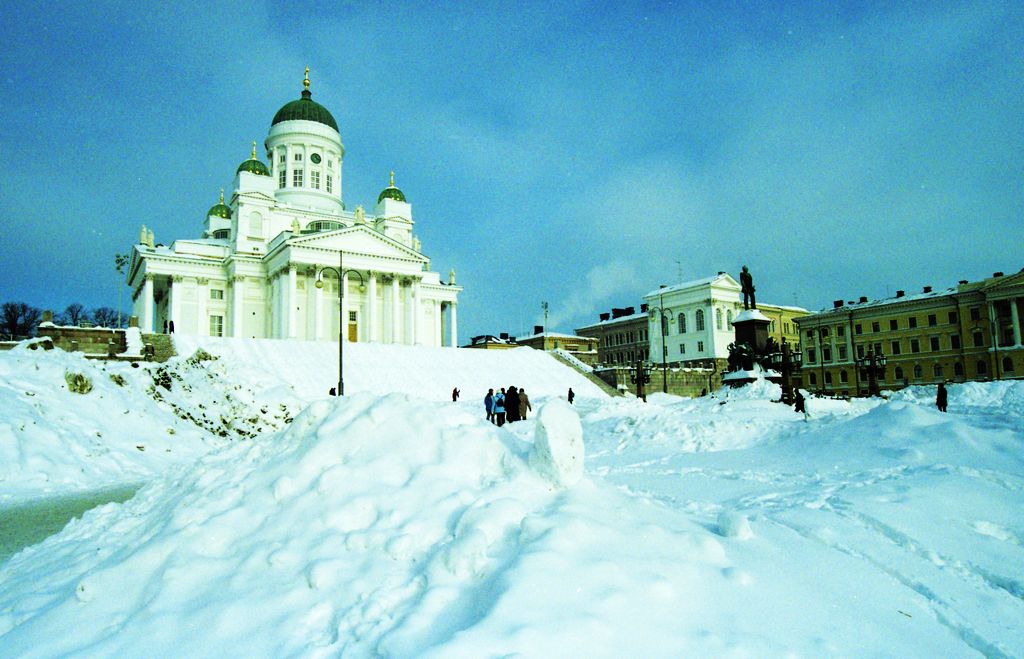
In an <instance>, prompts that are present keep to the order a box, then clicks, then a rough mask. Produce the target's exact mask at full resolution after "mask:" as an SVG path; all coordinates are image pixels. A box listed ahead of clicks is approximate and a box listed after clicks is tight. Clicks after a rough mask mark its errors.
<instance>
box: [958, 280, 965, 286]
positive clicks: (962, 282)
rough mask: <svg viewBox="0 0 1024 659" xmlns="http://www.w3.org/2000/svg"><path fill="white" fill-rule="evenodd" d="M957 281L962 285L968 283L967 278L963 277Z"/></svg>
mask: <svg viewBox="0 0 1024 659" xmlns="http://www.w3.org/2000/svg"><path fill="white" fill-rule="evenodd" d="M957 283H958V284H960V285H961V286H963V285H964V284H966V283H967V280H966V279H961V280H960V281H958V282H957Z"/></svg>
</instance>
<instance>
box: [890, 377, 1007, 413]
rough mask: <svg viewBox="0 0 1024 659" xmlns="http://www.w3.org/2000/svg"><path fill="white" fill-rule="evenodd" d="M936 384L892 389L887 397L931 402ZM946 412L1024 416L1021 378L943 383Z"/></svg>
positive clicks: (925, 402)
mask: <svg viewBox="0 0 1024 659" xmlns="http://www.w3.org/2000/svg"><path fill="white" fill-rule="evenodd" d="M937 389H938V385H934V384H933V385H920V386H912V387H906V388H904V389H900V390H899V391H894V392H892V394H890V396H889V400H893V401H907V402H913V403H917V404H920V405H935V395H936V390H937ZM946 390H947V392H948V402H949V410H950V411H961V412H969V411H970V410H972V409H976V408H987V409H989V410H1005V411H1007V412H1010V413H1013V414H1015V415H1019V416H1024V380H1003V381H1000V382H962V383H958V384H947V385H946Z"/></svg>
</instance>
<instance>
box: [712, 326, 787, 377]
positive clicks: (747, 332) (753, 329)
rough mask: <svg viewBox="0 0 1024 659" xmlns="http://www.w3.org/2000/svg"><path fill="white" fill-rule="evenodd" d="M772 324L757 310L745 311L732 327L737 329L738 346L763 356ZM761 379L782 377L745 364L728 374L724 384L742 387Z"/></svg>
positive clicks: (755, 365)
mask: <svg viewBox="0 0 1024 659" xmlns="http://www.w3.org/2000/svg"><path fill="white" fill-rule="evenodd" d="M771 322H772V321H771V320H770V319H769V318H768V317H767V316H765V315H764V314H763V313H761V312H760V311H758V310H757V309H744V310H743V311H741V312H740V313H739V315H737V316H736V318H734V319H733V321H732V326H733V327H734V328H736V345H742V344H746V345H748V346H750V347H751V349H752V350H753V352H754V354H757V355H760V354H762V353H763V352H764V349H765V346H766V345H767V344H768V326H769V325H771ZM761 377H765V378H767V379H769V380H774V379H775V378H779V377H781V376H780V375H779V374H778V373H776V372H775V371H763V370H762V369H761V367H760V366H759V365H758V364H744V365H743V366H742V367H741V368H740V369H738V370H734V371H731V372H730V373H727V374H726V375H725V376H724V377H723V378H722V382H723V383H724V384H727V385H729V386H731V387H740V386H743V385H745V384H749V383H750V382H754V381H755V380H757V379H759V378H761Z"/></svg>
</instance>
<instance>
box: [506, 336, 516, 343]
mask: <svg viewBox="0 0 1024 659" xmlns="http://www.w3.org/2000/svg"><path fill="white" fill-rule="evenodd" d="M508 342H509V343H515V342H516V337H514V336H510V337H508Z"/></svg>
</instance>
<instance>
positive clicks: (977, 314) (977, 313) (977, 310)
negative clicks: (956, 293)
mask: <svg viewBox="0 0 1024 659" xmlns="http://www.w3.org/2000/svg"><path fill="white" fill-rule="evenodd" d="M971 320H981V307H971Z"/></svg>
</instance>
